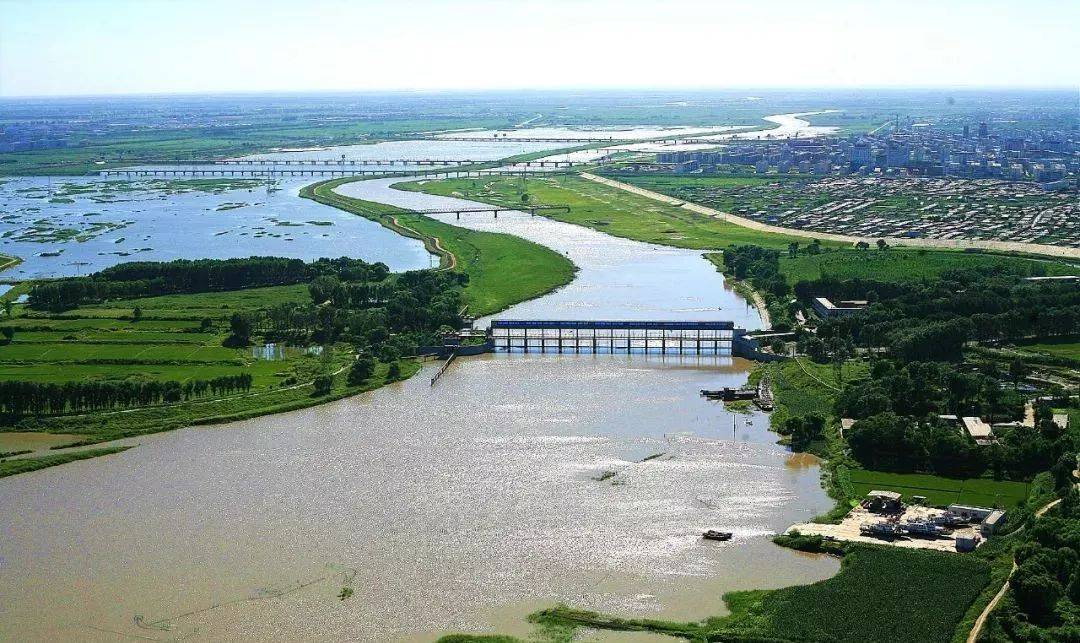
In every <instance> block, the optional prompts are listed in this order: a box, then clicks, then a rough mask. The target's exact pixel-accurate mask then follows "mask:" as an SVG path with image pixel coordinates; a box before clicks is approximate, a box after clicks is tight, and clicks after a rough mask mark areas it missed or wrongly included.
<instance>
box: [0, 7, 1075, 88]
mask: <svg viewBox="0 0 1080 643" xmlns="http://www.w3.org/2000/svg"><path fill="white" fill-rule="evenodd" d="M1078 25H1080V2H1078V1H1077V0H1024V1H1022V2H1021V1H999V0H983V1H981V2H979V1H959V0H938V1H935V2H931V1H925V0H914V1H912V0H906V1H904V2H899V1H892V2H877V1H876V0H859V1H854V0H853V1H841V0H815V1H808V0H803V1H801V2H787V1H772V2H770V1H762V0H759V1H716V0H714V1H711V2H710V1H697V0H666V1H663V2H661V1H655V0H649V1H639V0H621V1H620V0H544V1H539V0H518V1H512V0H386V1H377V0H366V1H365V0H354V1H352V2H343V1H337V0H306V1H300V0H292V1H290V2H281V1H277V0H263V1H262V2H254V1H251V2H249V1H244V0H214V1H207V0H174V1H168V0H68V1H57V0H0V96H26V95H72V94H116V93H171V92H228V91H316V90H380V89H517V88H533V89H547V88H564V87H589V88H614V87H647V88H656V89H661V88H701V89H706V88H724V87H897V86H919V87H930V86H974V87H987V86H998V87H1001V86H1007V87H1077V86H1078V83H1080V77H1078V74H1077V72H1076V69H1077V68H1078V67H1080V66H1078V61H1080V45H1078V43H1080V33H1078V32H1080V29H1078Z"/></svg>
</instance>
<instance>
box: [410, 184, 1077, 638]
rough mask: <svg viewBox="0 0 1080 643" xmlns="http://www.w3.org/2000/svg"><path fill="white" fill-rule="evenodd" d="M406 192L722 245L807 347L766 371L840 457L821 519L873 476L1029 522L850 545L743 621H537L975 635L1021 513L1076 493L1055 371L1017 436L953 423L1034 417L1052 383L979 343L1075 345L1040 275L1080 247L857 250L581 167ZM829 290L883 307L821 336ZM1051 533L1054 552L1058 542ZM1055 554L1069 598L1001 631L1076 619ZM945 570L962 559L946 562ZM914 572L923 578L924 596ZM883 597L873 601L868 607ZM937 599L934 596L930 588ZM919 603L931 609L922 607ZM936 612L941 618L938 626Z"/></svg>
mask: <svg viewBox="0 0 1080 643" xmlns="http://www.w3.org/2000/svg"><path fill="white" fill-rule="evenodd" d="M405 187H407V188H409V189H417V190H423V191H425V192H430V193H434V194H443V195H451V196H460V197H463V198H468V199H473V200H479V201H484V202H487V203H492V204H498V205H506V206H510V205H513V204H515V203H517V204H520V203H522V202H527V203H530V204H544V205H569V206H570V207H571V212H570V214H563V213H544V214H545V215H546V216H551V217H552V218H555V219H558V220H563V221H570V222H573V223H577V224H580V225H585V226H588V227H592V228H595V229H597V230H602V231H605V232H608V233H611V234H615V235H618V236H625V237H628V238H632V239H635V240H639V241H647V242H652V243H660V244H664V245H671V246H676V247H683V248H695V249H702V250H717V251H719V250H722V251H723V252H722V253H721V252H715V253H711V254H707V257H708V258H709V259H710V260H712V261H713V262H714V263H715V264H716V265H717V267H718V268H719V269H721V270H723V271H724V272H725V273H726V274H728V275H729V277H731V278H733V279H734V280H737V281H738V282H740V283H742V284H744V285H745V287H748V288H751V289H753V290H754V291H757V292H759V293H761V295H762V296H763V298H764V300H765V301H766V303H767V306H768V308H769V312H770V314H771V316H772V317H773V319H774V327H777V328H779V329H781V330H793V331H794V332H795V335H794V336H793V338H792V341H791V342H790V343H789V342H785V341H780V342H778V345H776V346H774V347H773V349H774V350H777V351H778V352H786V351H787V350H789V348H790V347H792V345H793V346H794V347H795V348H796V350H797V351H798V352H799V353H800V354H801V356H800V357H798V358H796V359H794V360H789V361H786V362H782V363H777V364H772V365H768V366H765V367H761V368H760V369H759V370H758V371H757V372H756V373H755V374H754V375H753V376H752V381H753V380H754V379H756V378H757V377H760V376H761V374H762V372H764V371H765V370H768V371H769V372H770V373H771V376H772V377H771V379H772V382H773V386H774V391H775V396H776V410H775V411H774V413H773V416H772V425H773V428H774V430H776V431H778V432H779V433H780V434H781V435H782V436H783V440H784V441H785V442H788V443H790V444H792V446H793V447H794V448H797V449H799V450H809V451H813V452H815V453H817V454H819V455H821V456H824V457H825V458H827V460H826V465H825V467H824V468H823V477H824V483H825V485H826V488H827V489H828V491H829V492H830V494H831V495H832V496H833V497H834V498H836V500H837V506H836V509H835V510H834V511H833V512H830V514H827V515H825V516H822V517H821V519H822V520H837V519H839V518H840V517H842V516H843V515H844V514H846V513H847V511H848V510H849V509H850V508H851V506H852V503H853V502H855V501H856V500H857V499H858V498H860V497H861V494H862V493H865V490H867V489H868V488H869V487H870V486H872V487H873V488H875V489H895V490H898V491H901V493H903V494H904V495H905V496H908V497H909V498H910V496H911V495H924V496H927V497H928V501H929V502H931V503H932V504H939V505H945V504H949V503H951V502H970V503H974V504H983V505H990V506H998V507H1002V508H1006V509H1010V518H1009V525H1008V527H1007V529H1006V531H1007V532H1011V533H1014V534H1017V535H1015V536H999V537H995V538H993V539H991V541H990V542H989V543H987V544H986V545H984V546H983V547H981V548H980V549H979V550H978V551H977V552H976V553H974V554H968V555H963V556H961V555H949V554H940V553H934V552H922V551H911V550H905V549H895V548H887V547H878V546H865V545H845V546H840V547H837V548H834V549H833V550H831V552H830V553H833V554H836V555H841V556H843V558H844V563H843V567H842V569H841V572H840V573H839V574H838V575H837V576H836V577H834V578H832V579H829V580H827V581H823V582H821V583H816V584H813V585H809V586H804V587H795V588H786V589H782V590H773V591H762V592H735V593H732V594H728V595H726V596H725V600H726V601H727V603H728V605H729V608H730V609H731V611H732V614H731V615H730V616H727V617H719V618H711V619H706V620H704V621H701V622H696V623H673V622H667V621H660V620H650V619H632V618H620V617H614V616H607V615H602V614H595V613H589V612H582V611H580V610H575V609H573V608H571V607H565V606H560V607H556V608H552V609H548V610H543V611H541V612H538V613H536V614H534V615H533V616H532V620H533V621H534V622H535V623H537V624H538V626H542V628H541V630H538V631H540V632H541V633H542V634H543V633H546V634H545V635H549V634H550V633H551V632H562V633H563V634H565V633H566V632H573V631H575V630H576V629H577V628H581V627H589V628H600V629H615V630H635V631H649V632H655V633H662V634H669V635H673V636H677V637H681V638H686V639H690V640H732V641H735V640H755V641H757V640H819V639H827V640H851V641H892V640H926V641H950V640H954V641H959V640H963V639H964V638H965V637H966V635H967V632H968V630H970V629H971V626H972V624H973V623H974V620H975V617H976V616H977V615H978V613H979V612H980V611H981V610H982V608H983V607H985V606H986V604H987V603H988V602H989V600H990V598H991V596H992V595H993V594H994V593H996V592H997V590H998V588H999V587H1000V585H1001V583H1002V582H1004V580H1005V578H1006V577H1007V576H1008V574H1009V570H1010V568H1011V565H1012V560H1013V553H1014V551H1017V552H1022V551H1026V550H1020V549H1017V548H1018V547H1019V546H1020V543H1021V538H1022V534H1024V533H1027V532H1025V530H1023V529H1020V527H1022V526H1024V525H1026V524H1031V523H1032V522H1033V521H1034V520H1035V518H1034V513H1035V509H1036V508H1037V507H1039V506H1041V505H1042V504H1045V502H1046V501H1048V500H1049V499H1051V498H1053V497H1054V494H1055V490H1056V493H1063V490H1064V489H1067V488H1069V487H1070V486H1071V484H1072V482H1073V478H1072V471H1073V469H1074V468H1075V453H1076V451H1077V447H1078V446H1080V443H1078V440H1080V434H1077V431H1076V427H1077V425H1076V424H1075V422H1074V423H1072V426H1071V427H1070V429H1069V431H1061V430H1060V429H1059V428H1057V426H1056V425H1055V424H1054V423H1053V422H1052V421H1051V420H1050V412H1051V409H1053V408H1055V407H1056V408H1060V407H1067V406H1069V405H1070V404H1073V403H1074V402H1073V401H1071V399H1070V398H1069V397H1067V396H1065V395H1064V394H1063V389H1062V388H1061V387H1059V386H1057V385H1056V384H1053V383H1044V384H1043V385H1042V386H1041V389H1042V390H1041V391H1039V392H1038V393H1041V394H1043V395H1048V396H1049V397H1048V399H1049V402H1048V403H1046V402H1044V403H1040V404H1039V405H1038V408H1037V409H1036V427H1035V429H1015V430H1012V431H1002V432H1001V437H1000V441H999V442H998V443H997V444H995V445H992V446H991V447H988V448H984V447H979V446H977V445H975V444H974V442H973V441H971V440H970V438H968V437H967V436H966V434H961V433H960V432H959V431H958V430H957V429H956V428H953V427H946V426H945V424H944V423H943V422H942V421H941V420H939V419H938V418H937V416H938V415H939V414H946V413H956V414H963V415H977V414H982V415H984V416H988V417H990V418H991V419H992V420H995V421H1006V420H1018V419H1020V418H1022V416H1023V407H1024V402H1025V400H1026V399H1028V398H1030V397H1032V396H1034V395H1036V394H1037V393H1035V392H1030V391H1028V390H1026V389H1025V392H1023V393H1021V391H1020V383H1021V382H1022V381H1023V379H1024V378H1025V376H1026V374H1027V373H1029V369H1028V367H1027V365H1025V364H1024V363H1022V362H1021V363H1014V362H1012V361H1003V360H1002V359H1001V358H1000V356H998V357H997V358H993V357H990V358H988V357H986V356H984V355H982V354H981V353H980V352H979V351H978V349H979V348H980V347H979V346H978V345H977V344H979V343H983V344H985V343H994V342H1002V341H1007V342H1024V343H1027V344H1029V345H1039V343H1038V342H1042V344H1048V345H1052V343H1053V342H1059V343H1061V344H1063V345H1066V346H1067V345H1068V343H1069V342H1070V341H1074V340H1070V338H1075V337H1076V335H1077V334H1078V333H1080V310H1078V308H1077V303H1078V301H1077V299H1076V297H1077V290H1076V288H1075V285H1072V284H1053V283H1051V284H1047V283H1038V282H1028V281H1025V278H1027V277H1031V276H1045V275H1060V274H1075V267H1074V266H1071V265H1069V264H1068V263H1066V262H1062V261H1056V260H1046V259H1042V258H1036V257H1021V256H1015V255H1004V254H990V253H973V252H958V251H938V250H926V249H907V248H894V247H889V246H888V245H886V244H872V243H870V242H869V241H868V242H866V243H860V244H858V245H854V246H842V245H839V244H835V243H822V242H817V241H812V242H809V243H807V242H806V240H805V239H793V238H788V237H785V236H783V235H774V234H770V233H762V232H758V231H753V230H748V229H742V228H736V227H735V226H733V224H730V223H728V222H725V221H719V220H716V219H712V218H708V217H704V216H700V215H696V214H693V213H690V212H687V211H684V210H682V209H680V208H678V207H675V206H669V205H665V204H660V203H657V202H653V201H649V200H647V199H644V198H643V197H639V196H637V195H633V194H628V193H625V192H621V191H619V190H617V189H614V188H610V187H607V186H602V185H597V184H594V183H591V182H586V181H584V180H583V179H580V178H578V177H573V176H564V175H557V176H546V177H543V178H538V179H527V180H520V179H513V178H504V177H499V178H485V179H456V180H447V181H438V182H424V183H411V184H408V185H406V186H405ZM733 228H734V229H733ZM875 246H876V247H875ZM816 296H826V297H832V298H835V299H868V300H870V301H871V302H872V303H871V305H870V307H869V308H868V309H867V311H866V312H865V313H863V314H860V315H857V316H855V317H851V318H846V319H842V320H835V321H833V320H824V321H820V322H818V323H817V324H816V325H817V326H818V328H817V332H816V333H809V332H807V330H806V329H804V328H803V327H802V326H801V325H799V323H798V322H797V319H796V317H797V315H796V313H798V314H800V315H809V316H810V317H811V318H813V314H812V313H811V312H810V308H811V307H810V300H811V299H812V298H813V297H816ZM1065 350H1068V349H1065ZM1071 412H1072V413H1073V417H1077V413H1076V411H1075V410H1074V411H1071ZM849 416H852V417H854V418H855V419H856V420H857V422H856V424H855V427H854V429H853V430H852V431H851V432H850V433H848V434H847V435H845V436H841V434H840V430H839V420H840V418H841V417H849ZM1035 524H1038V523H1035ZM1036 533H1042V532H1036ZM777 540H778V544H782V545H785V546H795V547H799V548H807V547H810V548H815V547H817V548H819V549H820V547H821V546H822V543H821V542H820V539H819V540H818V541H817V542H816V543H809V545H808V544H807V541H806V539H805V538H796V539H789V538H778V539H777ZM810 540H813V539H810ZM1043 540H1044V541H1045V542H1043V544H1042V545H1041V546H1043V547H1047V546H1053V545H1054V544H1055V543H1056V542H1057V541H1054V542H1053V543H1051V542H1050V541H1047V540H1046V539H1045V538H1044V539H1043ZM1023 555H1024V554H1022V553H1020V554H1018V559H1019V558H1020V557H1022V556H1023ZM1055 560H1056V559H1055ZM1039 561H1041V562H1040V563H1039V564H1040V565H1041V567H1040V568H1038V569H1035V570H1034V571H1032V572H1031V574H1030V575H1031V576H1032V577H1037V578H1036V580H1035V581H1034V582H1035V583H1036V584H1041V585H1042V586H1048V587H1049V586H1050V583H1049V581H1048V580H1047V577H1052V576H1054V574H1055V573H1057V574H1058V575H1057V576H1056V578H1057V580H1056V581H1055V582H1056V583H1057V587H1058V588H1059V590H1058V591H1054V590H1053V589H1052V588H1051V596H1053V597H1056V598H1057V599H1060V601H1059V602H1057V603H1054V605H1053V606H1049V607H1048V606H1046V605H1043V609H1042V612H1041V613H1040V614H1041V616H1040V617H1039V618H1044V620H1042V621H1038V620H1037V619H1035V620H1032V619H1029V616H1030V615H1031V613H1030V612H1025V611H1023V610H1024V609H1035V608H1034V607H1032V606H1031V605H1030V601H1029V603H1027V604H1025V607H1024V608H1020V607H1017V609H1016V611H1014V612H1003V616H1002V618H1001V623H1000V627H997V629H994V628H991V629H992V631H994V632H996V633H997V634H995V635H998V634H1000V635H1003V636H1013V634H1015V633H1017V632H1021V633H1022V634H1023V635H1024V636H1030V635H1031V634H1032V632H1033V631H1034V630H1037V629H1039V628H1043V629H1044V630H1045V631H1046V632H1050V631H1052V630H1050V629H1046V628H1051V627H1063V626H1064V625H1063V624H1065V625H1067V624H1068V623H1070V622H1071V621H1069V620H1068V618H1066V617H1067V616H1068V615H1069V614H1071V613H1072V611H1071V609H1072V608H1070V607H1067V605H1069V604H1070V603H1069V601H1071V600H1072V598H1070V595H1069V593H1068V591H1066V588H1069V587H1072V581H1071V576H1068V575H1064V572H1059V571H1058V570H1061V569H1063V567H1062V565H1065V563H1060V562H1054V561H1051V560H1049V559H1048V558H1047V557H1046V556H1042V557H1040V558H1039ZM1065 566H1067V565H1065ZM942 570H947V572H946V573H945V574H944V575H942V576H938V572H939V571H942ZM927 579H932V580H930V581H928V580H927ZM913 584H917V585H918V586H919V587H920V591H918V592H912V591H911V588H912V586H913ZM868 597H872V600H873V605H872V606H870V605H867V606H865V607H860V605H862V601H864V600H867V599H868ZM924 598H927V599H929V600H927V601H926V603H922V600H923V599H924ZM834 602H835V605H834ZM914 603H919V604H918V605H915V604H914ZM822 605H833V607H831V608H829V609H822V608H821V606H822ZM916 613H917V614H920V615H921V616H920V619H912V618H911V617H910V615H911V614H916ZM869 614H873V618H870V617H868V615H869ZM1047 614H1051V615H1052V616H1051V617H1048V616H1047ZM1046 619H1049V620H1046ZM915 620H921V621H922V622H921V623H913V621H915ZM922 624H928V625H929V626H930V627H928V628H927V629H925V630H923V629H920V628H921V626H922ZM913 628H914V629H913ZM1010 628H1011V629H1010ZM1009 632H1012V633H1013V634H1009ZM560 636H561V635H560ZM898 636H899V638H897V637H898ZM1043 636H1045V635H1043ZM552 638H555V639H558V636H555V637H552ZM462 640H468V637H466V638H465V639H462ZM477 640H483V639H482V638H480V639H477ZM1001 640H1021V639H1019V638H1013V639H1001ZM1023 640H1028V639H1023ZM1047 640H1049V639H1047Z"/></svg>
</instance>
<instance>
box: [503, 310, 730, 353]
mask: <svg viewBox="0 0 1080 643" xmlns="http://www.w3.org/2000/svg"><path fill="white" fill-rule="evenodd" d="M745 332H746V331H744V330H742V329H741V328H735V323H734V322H730V321H574V320H517V319H496V320H493V321H492V322H491V325H490V326H489V327H488V339H489V341H490V342H491V344H492V346H493V347H494V349H495V350H497V351H511V352H525V353H530V352H538V353H545V352H558V353H564V352H565V353H661V354H666V353H676V354H684V355H686V354H694V355H731V354H733V353H736V352H738V348H739V346H738V344H740V343H741V342H743V341H744V335H745Z"/></svg>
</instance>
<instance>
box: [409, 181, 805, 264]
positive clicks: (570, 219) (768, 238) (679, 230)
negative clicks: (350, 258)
mask: <svg viewBox="0 0 1080 643" xmlns="http://www.w3.org/2000/svg"><path fill="white" fill-rule="evenodd" d="M402 187H403V188H405V189H411V190H417V191H422V192H427V193H429V194H439V195H443V196H458V197H463V198H467V199H470V200H474V201H481V202H484V203H490V204H494V205H502V206H520V205H521V204H522V200H521V197H522V181H521V179H519V178H513V177H485V178H483V179H446V180H442V181H425V182H422V183H419V182H414V183H406V184H404V185H402ZM525 190H526V191H527V193H528V195H529V204H531V205H555V206H566V207H569V208H570V212H568V213H565V212H545V213H544V215H545V216H548V217H550V218H552V219H555V220H557V221H564V222H566V223H574V224H577V225H581V226H585V227H587V228H593V229H594V230H599V231H601V232H606V233H608V234H611V235H614V236H616V237H624V238H627V239H634V240H635V241H644V242H647V243H657V244H661V245H666V246H674V247H677V248H691V249H695V250H715V249H720V248H724V247H726V246H729V245H731V244H733V243H734V244H746V243H754V244H758V245H763V246H770V247H783V248H786V247H787V245H788V244H789V243H791V242H792V241H799V242H801V243H806V241H807V240H806V238H805V237H788V236H785V235H779V234H770V233H762V232H759V231H757V230H751V229H749V228H744V227H742V226H738V225H735V224H733V223H728V222H727V221H722V220H720V219H715V218H712V217H707V216H704V215H700V214H696V213H694V212H690V211H688V210H685V209H683V208H680V207H676V206H673V205H668V204H665V203H661V202H659V201H654V200H653V199H649V198H646V197H643V196H638V195H636V194H631V193H629V192H626V191H624V190H620V189H618V188H613V187H609V186H606V185H601V184H599V183H596V182H594V181H589V180H587V179H583V178H581V177H578V176H570V175H558V176H550V177H543V178H530V179H527V180H526V181H525Z"/></svg>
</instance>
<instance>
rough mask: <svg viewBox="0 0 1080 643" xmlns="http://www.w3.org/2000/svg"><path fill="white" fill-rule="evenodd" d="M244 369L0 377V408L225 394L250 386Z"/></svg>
mask: <svg viewBox="0 0 1080 643" xmlns="http://www.w3.org/2000/svg"><path fill="white" fill-rule="evenodd" d="M251 383H252V378H251V375H250V374H248V373H239V374H237V375H222V376H220V377H215V378H212V379H209V380H187V381H185V382H182V383H181V382H178V381H175V380H168V381H156V380H150V381H132V380H123V381H118V382H109V381H90V382H77V381H69V382H63V383H55V382H28V381H18V380H10V381H0V412H3V413H5V414H8V415H14V416H22V415H27V414H33V415H45V414H56V413H65V412H83V411H107V410H113V409H122V408H131V407H137V406H147V405H150V404H158V403H162V402H180V401H182V400H190V399H194V398H198V397H203V396H205V395H207V394H208V393H209V394H212V395H215V396H218V395H227V394H230V393H235V392H239V391H248V390H250V389H251Z"/></svg>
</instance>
